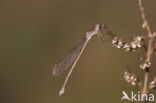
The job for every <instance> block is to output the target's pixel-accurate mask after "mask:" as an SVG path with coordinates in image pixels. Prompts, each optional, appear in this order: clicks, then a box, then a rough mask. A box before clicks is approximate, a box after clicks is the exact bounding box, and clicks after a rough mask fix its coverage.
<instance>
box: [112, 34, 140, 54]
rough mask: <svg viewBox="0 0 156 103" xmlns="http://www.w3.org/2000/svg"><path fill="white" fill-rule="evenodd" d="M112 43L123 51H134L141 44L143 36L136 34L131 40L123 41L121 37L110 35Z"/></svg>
mask: <svg viewBox="0 0 156 103" xmlns="http://www.w3.org/2000/svg"><path fill="white" fill-rule="evenodd" d="M112 39H113V40H112V44H113V45H114V46H115V47H117V48H119V49H122V50H125V51H136V50H137V49H138V48H140V47H142V46H143V37H142V36H137V37H135V38H133V40H134V41H133V42H131V43H130V44H129V43H125V42H124V41H123V40H122V39H119V38H118V37H117V36H116V35H114V36H113V37H112Z"/></svg>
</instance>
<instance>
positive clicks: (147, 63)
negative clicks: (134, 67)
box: [140, 62, 151, 69]
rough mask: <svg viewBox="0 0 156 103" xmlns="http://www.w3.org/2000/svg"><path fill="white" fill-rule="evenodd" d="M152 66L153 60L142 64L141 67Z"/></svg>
mask: <svg viewBox="0 0 156 103" xmlns="http://www.w3.org/2000/svg"><path fill="white" fill-rule="evenodd" d="M150 66H151V62H145V63H144V64H142V65H140V68H141V69H146V68H149V67H150Z"/></svg>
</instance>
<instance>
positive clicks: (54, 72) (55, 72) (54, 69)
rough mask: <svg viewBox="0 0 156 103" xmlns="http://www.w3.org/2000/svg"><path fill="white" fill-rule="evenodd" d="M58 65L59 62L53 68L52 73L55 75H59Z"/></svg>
mask: <svg viewBox="0 0 156 103" xmlns="http://www.w3.org/2000/svg"><path fill="white" fill-rule="evenodd" d="M56 66H57V64H55V65H54V67H53V70H52V74H53V75H54V76H57V71H56Z"/></svg>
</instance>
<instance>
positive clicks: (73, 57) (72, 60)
mask: <svg viewBox="0 0 156 103" xmlns="http://www.w3.org/2000/svg"><path fill="white" fill-rule="evenodd" d="M102 26H103V25H100V24H96V26H95V27H94V28H92V29H90V30H89V31H88V32H87V33H86V35H85V36H84V37H83V38H82V39H81V41H80V42H79V43H78V44H77V45H76V46H75V47H74V48H73V49H72V50H71V51H69V52H68V53H67V54H66V55H65V56H64V58H63V59H61V60H60V61H59V62H58V63H57V64H55V65H54V67H53V71H52V73H53V75H54V76H57V75H60V74H61V73H62V72H63V71H64V70H67V69H68V68H70V71H69V73H68V74H67V77H66V79H65V81H64V83H63V86H62V88H61V90H60V91H59V95H62V94H63V93H64V91H65V86H66V84H67V81H68V79H69V77H70V75H71V73H72V71H73V69H74V67H75V65H76V64H77V62H78V60H79V58H80V56H81V54H82V52H83V51H84V48H85V47H86V45H87V43H88V42H89V40H90V39H91V38H92V37H93V36H94V35H95V34H98V36H99V38H100V40H101V41H103V39H102V35H101V34H99V33H100V29H101V28H102Z"/></svg>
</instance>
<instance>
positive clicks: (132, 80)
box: [124, 72, 139, 86]
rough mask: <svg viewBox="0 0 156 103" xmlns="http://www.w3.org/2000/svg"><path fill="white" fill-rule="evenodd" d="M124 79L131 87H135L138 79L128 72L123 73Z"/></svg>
mask: <svg viewBox="0 0 156 103" xmlns="http://www.w3.org/2000/svg"><path fill="white" fill-rule="evenodd" d="M124 78H125V80H126V81H127V82H128V83H130V84H131V85H132V86H136V84H137V83H138V82H139V79H138V78H137V77H136V75H134V74H131V73H128V72H125V73H124Z"/></svg>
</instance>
